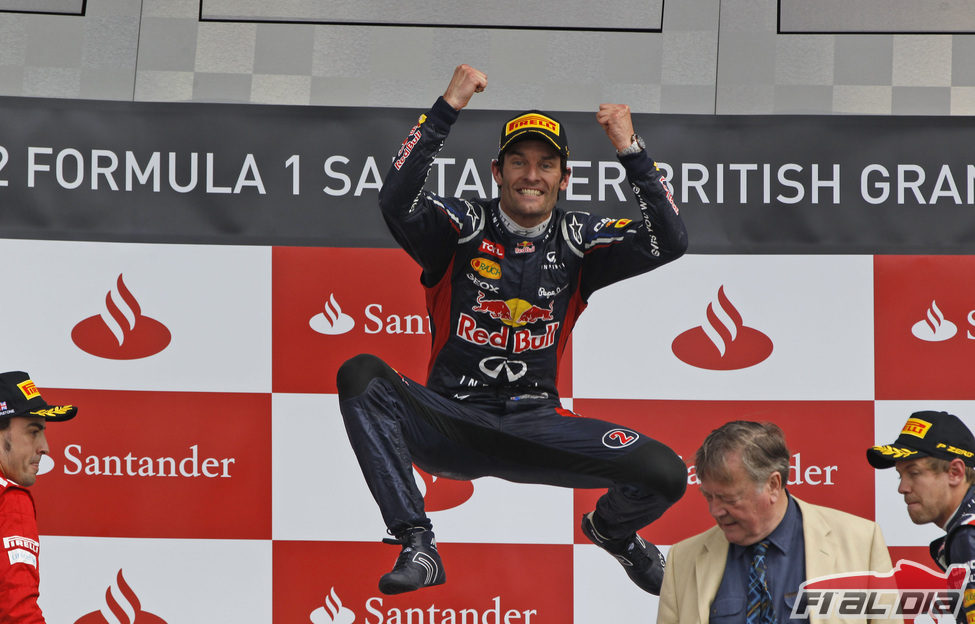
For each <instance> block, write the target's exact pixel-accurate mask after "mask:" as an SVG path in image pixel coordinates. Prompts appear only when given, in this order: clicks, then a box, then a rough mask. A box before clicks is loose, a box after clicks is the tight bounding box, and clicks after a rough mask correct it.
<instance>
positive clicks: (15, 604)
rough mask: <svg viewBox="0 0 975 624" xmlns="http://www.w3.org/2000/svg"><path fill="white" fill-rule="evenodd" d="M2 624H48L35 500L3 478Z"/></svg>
mask: <svg viewBox="0 0 975 624" xmlns="http://www.w3.org/2000/svg"><path fill="white" fill-rule="evenodd" d="M0 540H2V546H3V550H2V551H0V624H13V623H14V622H16V623H17V624H44V615H43V614H42V613H41V608H40V607H39V606H38V605H37V598H38V596H39V595H40V591H39V586H40V574H39V573H38V558H39V552H40V543H39V540H38V536H37V516H36V514H35V511H34V498H33V497H32V496H31V494H30V492H28V491H27V490H26V489H25V488H22V487H20V486H19V485H17V484H16V483H14V482H13V481H10V480H8V479H5V478H4V477H3V475H2V474H0Z"/></svg>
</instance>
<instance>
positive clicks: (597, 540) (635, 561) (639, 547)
mask: <svg viewBox="0 0 975 624" xmlns="http://www.w3.org/2000/svg"><path fill="white" fill-rule="evenodd" d="M595 513H596V512H594V511H592V512H589V513H587V514H586V515H584V516H582V532H583V534H584V535H585V536H586V537H588V538H589V541H590V542H592V543H593V544H595V545H596V546H599V547H600V548H602V549H603V550H605V551H606V552H608V553H609V554H611V555H613V556H614V557H616V560H617V561H619V562H620V563H621V564H623V569H624V570H626V575H627V576H629V577H630V580H631V581H633V582H634V583H636V585H637V587H639V588H640V589H642V590H643V591H645V592H648V593H651V594H653V595H654V596H659V595H660V585H661V584H662V583H663V582H664V567H665V566H666V565H667V561H666V560H665V559H664V556H663V555H662V554H660V551H659V550H657V547H656V546H654V545H653V544H651V543H650V542H647V541H646V540H644V539H643V538H642V537H640V536H639V535H637V534H636V533H634V534H633V535H631V536H629V537H624V538H620V539H614V540H611V539H609V538H607V537H605V536H603V535H600V534H599V531H597V530H596V527H595V526H594V525H593V521H592V518H593V514H595Z"/></svg>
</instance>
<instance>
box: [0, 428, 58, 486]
mask: <svg viewBox="0 0 975 624" xmlns="http://www.w3.org/2000/svg"><path fill="white" fill-rule="evenodd" d="M44 426H45V425H44V419H43V418H40V417H37V416H14V417H13V418H11V419H10V426H9V427H7V428H6V429H4V430H3V431H0V470H2V471H3V476H4V477H6V478H7V479H10V480H11V481H13V482H14V483H16V484H17V485H22V486H24V487H29V486H31V485H34V482H35V481H37V470H38V468H39V467H40V462H41V455H47V453H48V452H49V451H50V449H49V448H48V446H47V438H46V437H45V436H44Z"/></svg>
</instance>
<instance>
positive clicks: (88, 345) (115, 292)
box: [71, 273, 172, 360]
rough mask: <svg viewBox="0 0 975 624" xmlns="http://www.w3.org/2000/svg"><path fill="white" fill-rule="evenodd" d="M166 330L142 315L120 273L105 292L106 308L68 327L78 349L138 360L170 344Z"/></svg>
mask: <svg viewBox="0 0 975 624" xmlns="http://www.w3.org/2000/svg"><path fill="white" fill-rule="evenodd" d="M171 339H172V334H170V332H169V329H168V328H167V327H166V326H165V325H163V324H162V323H160V322H159V321H157V320H155V319H153V318H149V317H148V316H143V314H142V308H141V307H140V306H139V302H138V301H137V300H136V298H135V297H134V296H133V295H132V293H131V291H129V289H128V288H127V287H126V285H125V282H124V280H123V279H122V274H121V273H120V274H119V276H118V280H116V282H115V288H114V289H112V290H110V291H109V292H108V294H106V295H105V309H104V310H102V312H101V314H96V315H95V316H89V317H88V318H86V319H85V320H83V321H81V322H80V323H78V324H77V325H75V326H74V329H72V330H71V340H72V341H73V342H74V343H75V345H77V346H78V348H79V349H81V350H82V351H84V352H85V353H89V354H91V355H94V356H97V357H100V358H106V359H109V360H137V359H140V358H145V357H149V356H150V355H155V354H157V353H159V352H160V351H162V350H163V349H165V348H166V347H168V346H169V342H170V340H171Z"/></svg>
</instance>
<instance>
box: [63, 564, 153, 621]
mask: <svg viewBox="0 0 975 624" xmlns="http://www.w3.org/2000/svg"><path fill="white" fill-rule="evenodd" d="M74 624H166V620H164V619H162V618H161V617H159V616H158V615H153V614H152V613H149V612H148V611H143V610H142V604H141V603H140V602H139V598H138V596H136V595H135V592H134V591H132V588H131V587H129V584H128V583H126V582H125V578H124V577H123V576H122V570H119V571H118V574H117V575H116V577H115V584H114V585H110V586H109V588H108V589H106V590H105V606H103V607H102V608H101V609H100V610H98V611H92V612H91V613H89V614H87V615H83V616H81V617H80V618H78V620H76V621H75V623H74Z"/></svg>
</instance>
